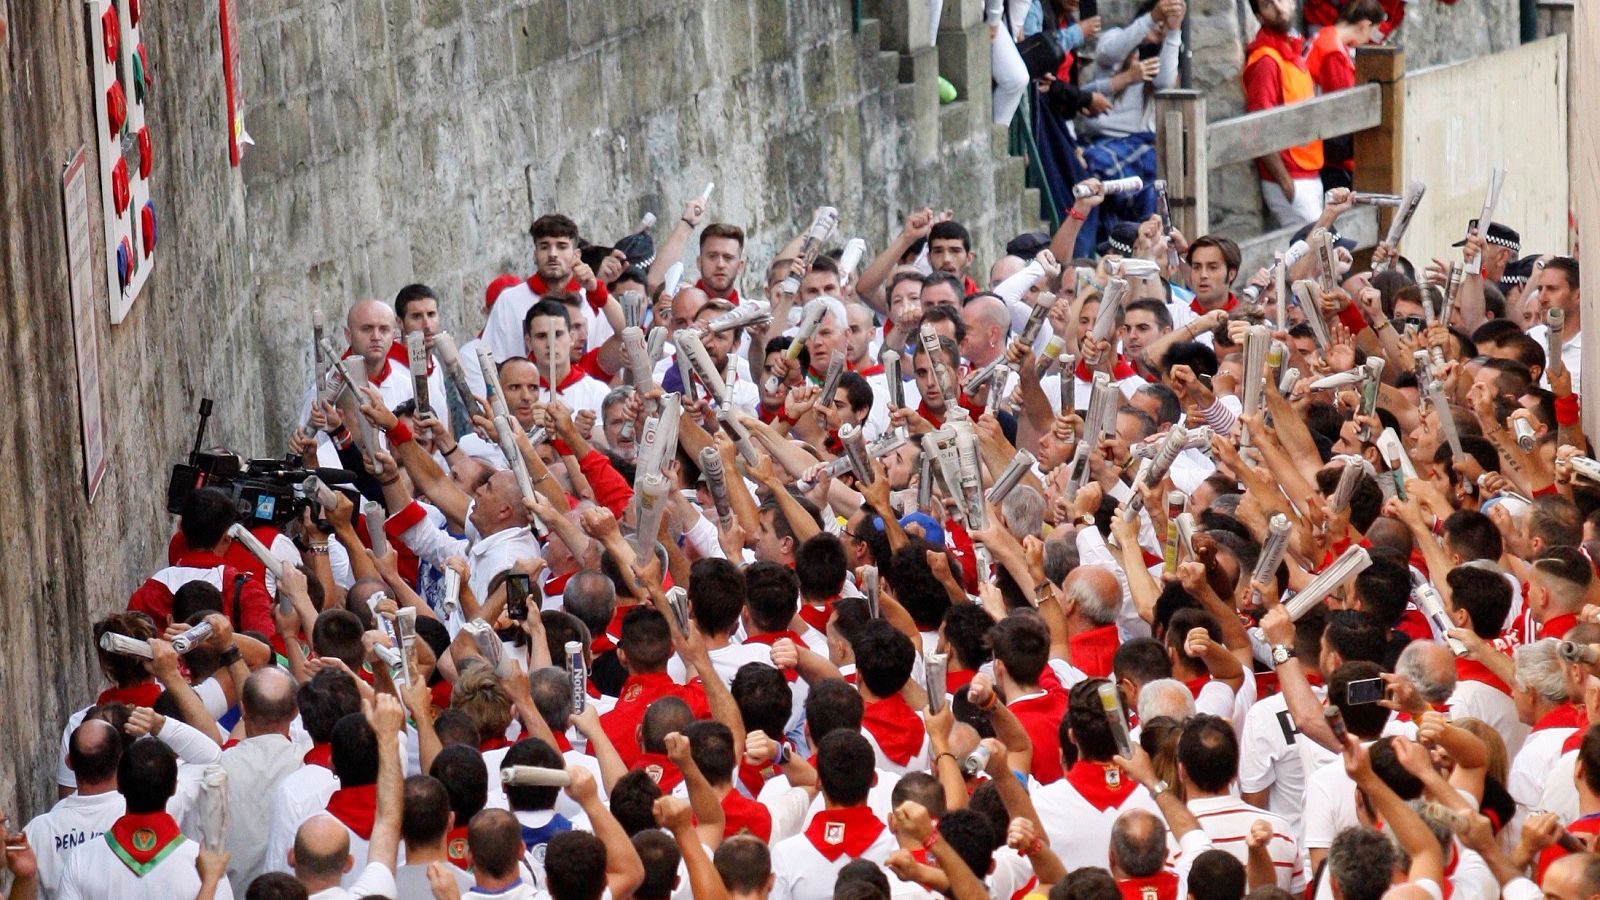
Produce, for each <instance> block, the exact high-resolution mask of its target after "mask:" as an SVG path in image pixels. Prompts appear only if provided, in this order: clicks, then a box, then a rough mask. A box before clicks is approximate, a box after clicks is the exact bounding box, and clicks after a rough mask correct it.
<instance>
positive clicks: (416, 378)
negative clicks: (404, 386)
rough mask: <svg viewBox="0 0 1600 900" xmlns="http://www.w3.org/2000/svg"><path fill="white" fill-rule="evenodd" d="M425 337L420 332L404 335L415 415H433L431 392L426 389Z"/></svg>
mask: <svg viewBox="0 0 1600 900" xmlns="http://www.w3.org/2000/svg"><path fill="white" fill-rule="evenodd" d="M426 341H427V336H426V335H424V334H423V333H422V332H420V331H412V332H409V333H407V334H406V365H407V366H408V367H409V368H410V370H411V392H412V395H413V399H414V400H415V402H416V405H417V415H419V416H426V415H431V414H432V413H433V405H432V396H431V395H432V391H430V390H429V389H428V346H427V343H426Z"/></svg>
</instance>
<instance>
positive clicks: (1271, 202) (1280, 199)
mask: <svg viewBox="0 0 1600 900" xmlns="http://www.w3.org/2000/svg"><path fill="white" fill-rule="evenodd" d="M1261 198H1262V199H1263V200H1266V201H1267V209H1268V210H1270V211H1271V212H1272V218H1274V219H1276V220H1277V221H1278V227H1279V228H1289V227H1292V226H1296V225H1304V224H1305V223H1307V222H1310V221H1312V220H1313V219H1315V218H1316V217H1317V216H1320V215H1322V179H1321V178H1318V177H1316V176H1314V175H1313V176H1312V177H1310V178H1296V179H1295V180H1294V199H1293V200H1290V199H1289V198H1288V197H1287V196H1286V195H1285V194H1284V193H1283V188H1281V187H1278V183H1277V182H1276V181H1265V180H1264V181H1262V182H1261Z"/></svg>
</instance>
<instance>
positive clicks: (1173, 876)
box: [1117, 869, 1178, 900]
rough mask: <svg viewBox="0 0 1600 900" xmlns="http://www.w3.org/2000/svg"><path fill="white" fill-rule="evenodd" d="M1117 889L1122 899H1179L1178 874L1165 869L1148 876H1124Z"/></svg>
mask: <svg viewBox="0 0 1600 900" xmlns="http://www.w3.org/2000/svg"><path fill="white" fill-rule="evenodd" d="M1117 890H1119V891H1121V892H1122V900H1178V875H1177V873H1176V872H1169V871H1167V870H1165V869H1163V870H1162V871H1160V872H1157V873H1156V874H1154V875H1151V876H1149V877H1148V878H1124V879H1121V880H1120V881H1118V882H1117Z"/></svg>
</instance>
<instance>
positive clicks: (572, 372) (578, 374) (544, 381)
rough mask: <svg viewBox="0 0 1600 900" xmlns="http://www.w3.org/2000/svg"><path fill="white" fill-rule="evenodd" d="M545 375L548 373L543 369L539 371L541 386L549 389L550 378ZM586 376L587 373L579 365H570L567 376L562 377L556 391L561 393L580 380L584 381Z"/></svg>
mask: <svg viewBox="0 0 1600 900" xmlns="http://www.w3.org/2000/svg"><path fill="white" fill-rule="evenodd" d="M545 375H546V373H545V372H543V371H541V372H540V373H539V387H542V388H544V389H546V390H549V388H550V379H548V378H546V377H545ZM586 377H587V374H586V373H585V372H584V371H583V370H582V369H580V368H578V367H577V366H571V367H569V368H568V369H567V377H565V378H563V379H561V383H560V384H558V385H556V393H558V394H559V393H561V392H562V391H564V390H566V389H567V388H569V387H572V386H573V385H575V384H577V383H578V382H580V381H582V380H583V379H584V378H586Z"/></svg>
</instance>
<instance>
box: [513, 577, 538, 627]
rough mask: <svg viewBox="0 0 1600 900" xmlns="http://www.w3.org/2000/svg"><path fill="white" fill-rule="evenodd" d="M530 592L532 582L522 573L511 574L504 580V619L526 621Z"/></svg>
mask: <svg viewBox="0 0 1600 900" xmlns="http://www.w3.org/2000/svg"><path fill="white" fill-rule="evenodd" d="M532 590H533V585H532V582H531V581H530V580H529V578H528V576H527V574H526V573H524V572H513V573H512V574H511V575H510V576H508V577H507V578H506V618H508V619H510V620H511V621H513V622H525V621H527V619H528V594H529V593H531V592H532Z"/></svg>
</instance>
